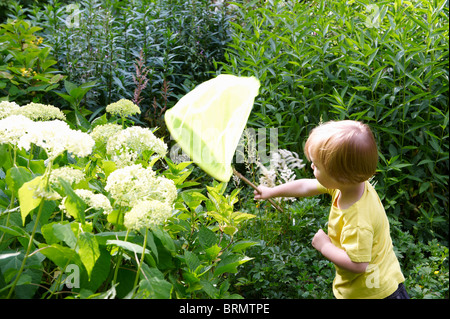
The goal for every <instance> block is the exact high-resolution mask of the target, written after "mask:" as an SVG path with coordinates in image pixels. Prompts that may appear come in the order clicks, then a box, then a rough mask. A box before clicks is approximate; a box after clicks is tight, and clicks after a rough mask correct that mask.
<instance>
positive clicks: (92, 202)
mask: <svg viewBox="0 0 450 319" xmlns="http://www.w3.org/2000/svg"><path fill="white" fill-rule="evenodd" d="M74 192H75V194H77V195H78V196H79V197H80V198H81V199H82V200H84V201H85V203H86V204H87V205H88V206H89V207H90V208H94V209H103V213H104V214H109V213H111V212H112V206H111V203H110V202H109V199H108V198H107V197H106V196H105V195H103V194H94V193H93V192H92V191H90V190H87V189H76V190H74Z"/></svg>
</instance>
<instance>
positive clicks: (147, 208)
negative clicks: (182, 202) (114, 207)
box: [105, 164, 177, 229]
mask: <svg viewBox="0 0 450 319" xmlns="http://www.w3.org/2000/svg"><path fill="white" fill-rule="evenodd" d="M105 190H107V191H108V192H109V193H110V194H111V197H112V198H114V199H115V201H116V204H118V205H121V206H126V207H131V210H130V211H129V212H128V213H126V214H125V218H124V224H125V226H126V227H128V228H130V229H139V228H141V227H150V226H152V225H155V224H160V223H161V222H163V221H164V220H165V219H166V218H168V217H170V215H171V212H172V209H171V207H172V205H173V202H174V201H175V199H176V198H177V188H176V186H175V184H174V182H173V181H172V180H169V179H167V178H165V177H162V176H156V173H155V172H154V171H153V170H152V169H151V168H143V167H142V165H140V164H134V165H130V166H126V167H123V168H119V169H117V170H115V171H114V172H112V173H111V174H110V175H109V176H108V179H107V181H106V187H105Z"/></svg>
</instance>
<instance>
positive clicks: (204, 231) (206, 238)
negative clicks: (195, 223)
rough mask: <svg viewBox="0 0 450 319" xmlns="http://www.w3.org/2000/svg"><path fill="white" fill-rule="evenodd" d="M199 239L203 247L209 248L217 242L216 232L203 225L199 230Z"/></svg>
mask: <svg viewBox="0 0 450 319" xmlns="http://www.w3.org/2000/svg"><path fill="white" fill-rule="evenodd" d="M198 240H199V242H200V245H201V246H202V247H203V248H208V247H211V246H213V245H214V244H216V243H217V237H216V234H215V233H214V232H213V231H212V230H210V229H209V228H207V227H205V226H201V227H200V230H199V232H198Z"/></svg>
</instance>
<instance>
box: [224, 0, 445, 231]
mask: <svg viewBox="0 0 450 319" xmlns="http://www.w3.org/2000/svg"><path fill="white" fill-rule="evenodd" d="M236 6H237V8H238V9H236V10H237V11H236V15H237V18H236V20H235V21H233V22H231V24H232V26H233V33H232V36H233V41H232V43H230V45H229V49H227V52H226V54H225V57H226V59H227V62H226V63H223V64H221V65H220V66H221V72H227V73H233V74H240V75H245V76H256V77H257V78H258V79H259V80H260V81H261V92H260V95H259V97H258V99H257V101H256V103H255V108H254V112H253V113H252V116H251V118H250V120H249V123H250V124H251V125H252V126H254V127H277V128H278V129H279V136H282V140H281V141H280V143H279V145H280V147H281V148H287V149H289V150H291V151H294V152H297V153H300V152H301V150H302V141H305V140H306V137H307V134H308V132H309V131H310V130H311V128H312V127H314V126H316V125H317V124H318V123H319V122H320V121H327V120H331V119H353V120H361V121H364V122H366V123H367V124H369V125H370V126H371V128H372V129H373V130H374V132H375V135H376V139H377V141H378V144H379V149H380V152H379V154H380V162H379V167H378V174H377V176H376V180H377V184H376V187H377V190H379V193H380V196H381V198H382V200H383V201H384V202H385V205H386V209H387V211H388V212H389V213H390V214H394V215H396V216H397V217H398V218H400V219H401V220H402V221H403V222H404V223H405V225H406V226H407V229H409V230H410V231H412V232H413V233H414V234H416V235H417V236H418V237H423V239H424V240H429V239H432V238H434V237H436V236H438V237H439V238H440V239H442V240H446V238H447V237H448V227H447V225H448V222H449V219H448V211H447V210H446V207H448V187H447V183H448V165H449V164H448V150H449V147H448V136H449V130H448V120H449V113H448V104H449V100H448V89H449V85H448V83H449V82H448V74H449V72H448V47H449V37H448V21H449V20H448V16H449V15H448V2H447V1H445V0H427V1H416V0H414V1H402V0H396V1H381V2H380V1H377V2H371V1H367V0H360V1H355V0H348V1H306V2H299V1H267V2H265V3H264V5H256V4H255V2H247V1H245V2H241V3H240V4H236Z"/></svg>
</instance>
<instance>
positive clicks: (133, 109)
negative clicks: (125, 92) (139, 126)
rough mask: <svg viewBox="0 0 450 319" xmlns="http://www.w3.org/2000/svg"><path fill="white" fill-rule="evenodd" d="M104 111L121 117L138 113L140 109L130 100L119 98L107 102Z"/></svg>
mask: <svg viewBox="0 0 450 319" xmlns="http://www.w3.org/2000/svg"><path fill="white" fill-rule="evenodd" d="M106 112H108V113H111V114H115V115H119V116H121V117H127V116H130V115H134V114H136V113H138V114H140V113H141V109H140V108H139V106H137V105H136V104H134V103H133V102H131V101H130V100H126V99H121V100H119V101H117V102H114V103H111V104H109V105H108V106H107V107H106Z"/></svg>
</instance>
